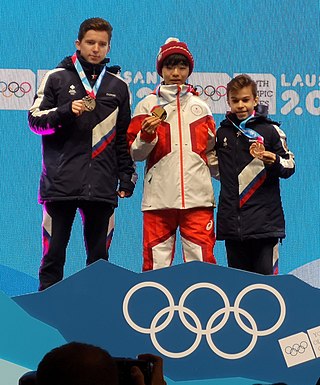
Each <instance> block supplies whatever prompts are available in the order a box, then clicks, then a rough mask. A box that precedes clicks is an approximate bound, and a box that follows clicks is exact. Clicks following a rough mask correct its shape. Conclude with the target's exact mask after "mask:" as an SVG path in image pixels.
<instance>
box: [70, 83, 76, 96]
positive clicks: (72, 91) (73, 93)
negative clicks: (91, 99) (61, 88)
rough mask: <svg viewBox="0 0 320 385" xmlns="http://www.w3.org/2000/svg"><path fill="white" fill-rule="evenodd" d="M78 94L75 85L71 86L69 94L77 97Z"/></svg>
mask: <svg viewBox="0 0 320 385" xmlns="http://www.w3.org/2000/svg"><path fill="white" fill-rule="evenodd" d="M76 93H77V91H76V87H75V86H74V85H73V84H71V86H70V87H69V94H70V95H75V94H76Z"/></svg>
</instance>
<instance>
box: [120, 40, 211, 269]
mask: <svg viewBox="0 0 320 385" xmlns="http://www.w3.org/2000/svg"><path fill="white" fill-rule="evenodd" d="M156 67H157V72H158V74H159V75H160V76H161V77H162V78H163V82H162V83H161V84H160V85H158V87H157V88H156V89H155V91H154V92H153V93H152V94H150V95H148V96H147V97H145V98H144V99H143V100H142V101H141V102H140V103H139V104H138V105H137V107H136V109H135V112H134V116H133V119H132V121H131V123H130V125H129V129H128V133H127V139H128V143H129V148H130V153H131V156H132V158H133V160H134V161H146V165H145V178H144V192H143V200H142V211H143V270H144V271H146V270H152V269H158V268H162V267H167V266H170V265H171V263H172V261H173V258H174V250H175V241H176V231H177V229H178V228H179V230H180V235H181V243H182V247H183V258H184V261H185V262H189V261H195V260H198V261H204V262H211V263H215V262H216V261H215V258H214V255H213V247H214V244H215V233H214V221H213V208H214V206H215V202H214V194H213V187H212V181H211V176H216V175H217V172H218V171H217V170H218V167H217V159H216V156H215V151H214V145H215V134H216V129H215V122H214V120H213V118H212V114H211V111H210V109H209V107H208V105H207V104H206V103H205V102H204V101H202V100H201V99H200V98H199V96H197V93H196V91H195V90H194V88H193V87H192V86H191V85H188V84H186V81H187V78H188V77H189V76H190V74H191V73H192V71H193V67H194V60H193V56H192V54H191V52H190V51H189V49H188V47H187V45H186V44H185V43H183V42H180V41H179V40H178V39H175V38H170V39H168V40H167V41H166V43H165V44H164V45H163V46H162V47H161V48H160V51H159V53H158V56H157V60H156Z"/></svg>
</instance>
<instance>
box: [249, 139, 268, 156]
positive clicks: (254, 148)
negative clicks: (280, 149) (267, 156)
mask: <svg viewBox="0 0 320 385" xmlns="http://www.w3.org/2000/svg"><path fill="white" fill-rule="evenodd" d="M249 151H250V154H251V156H253V157H254V158H258V159H259V158H261V157H262V154H263V152H264V151H265V147H264V145H263V143H261V142H253V143H252V144H251V146H250V148H249Z"/></svg>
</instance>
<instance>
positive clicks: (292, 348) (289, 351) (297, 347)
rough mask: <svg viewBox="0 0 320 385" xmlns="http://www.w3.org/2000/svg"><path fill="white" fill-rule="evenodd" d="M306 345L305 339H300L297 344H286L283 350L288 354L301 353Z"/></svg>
mask: <svg viewBox="0 0 320 385" xmlns="http://www.w3.org/2000/svg"><path fill="white" fill-rule="evenodd" d="M307 347H308V342H307V341H302V342H300V345H299V344H294V345H293V346H287V347H286V348H285V352H286V353H287V354H289V355H290V356H296V355H298V354H303V353H304V352H305V351H306V349H307Z"/></svg>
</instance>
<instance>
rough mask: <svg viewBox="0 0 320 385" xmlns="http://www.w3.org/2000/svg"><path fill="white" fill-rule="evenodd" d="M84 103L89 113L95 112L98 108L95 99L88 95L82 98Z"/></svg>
mask: <svg viewBox="0 0 320 385" xmlns="http://www.w3.org/2000/svg"><path fill="white" fill-rule="evenodd" d="M82 100H83V103H84V109H85V110H86V111H88V112H91V111H93V110H94V109H95V108H96V100H95V99H93V98H92V97H91V96H89V95H87V96H85V97H83V98H82Z"/></svg>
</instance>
